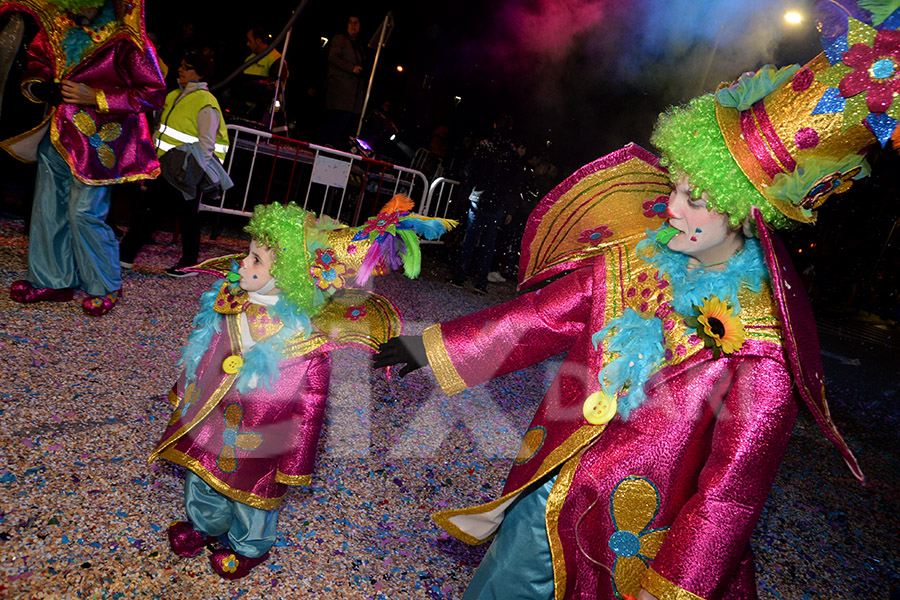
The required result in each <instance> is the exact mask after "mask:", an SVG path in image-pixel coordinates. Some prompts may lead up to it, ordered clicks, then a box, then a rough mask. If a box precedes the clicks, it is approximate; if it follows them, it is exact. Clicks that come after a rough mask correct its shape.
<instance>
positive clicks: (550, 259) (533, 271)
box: [519, 144, 671, 289]
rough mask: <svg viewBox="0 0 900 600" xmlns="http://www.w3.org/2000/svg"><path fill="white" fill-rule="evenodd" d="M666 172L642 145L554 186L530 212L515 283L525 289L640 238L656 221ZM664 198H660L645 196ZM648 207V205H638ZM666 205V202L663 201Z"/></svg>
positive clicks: (665, 191)
mask: <svg viewBox="0 0 900 600" xmlns="http://www.w3.org/2000/svg"><path fill="white" fill-rule="evenodd" d="M670 191H671V186H670V185H669V177H668V173H667V172H666V170H665V169H663V168H662V167H660V166H659V161H658V160H657V158H656V157H655V156H653V155H652V154H651V153H649V152H647V151H646V150H644V149H643V148H641V147H640V146H637V145H635V144H629V145H628V146H626V147H624V148H622V149H621V150H618V151H616V152H613V153H611V154H608V155H606V156H604V157H602V158H598V159H597V160H595V161H593V162H592V163H590V164H587V165H585V166H584V167H582V168H581V169H579V170H578V171H576V172H575V173H574V174H572V175H571V176H569V177H568V178H567V179H566V180H565V181H563V182H562V183H561V184H559V185H558V186H557V187H556V188H554V189H553V190H552V191H551V192H550V193H549V194H547V196H545V197H544V199H543V200H541V202H540V204H538V206H537V207H536V208H535V210H534V211H533V212H532V214H531V217H529V219H528V223H527V225H526V228H525V234H524V236H523V239H522V257H521V260H520V265H519V288H520V289H522V288H526V287H528V286H531V285H534V284H535V283H538V282H540V281H543V280H545V279H547V278H549V277H552V276H553V275H556V274H559V273H561V272H564V271H567V270H570V269H571V268H572V267H573V266H575V265H576V264H578V263H580V262H584V261H586V260H591V259H593V258H594V257H596V256H598V255H601V254H604V253H606V252H609V251H610V250H611V249H613V248H614V247H615V245H616V244H617V243H619V242H621V241H622V240H627V239H629V238H630V237H635V238H642V237H643V236H644V232H645V231H646V229H648V228H650V227H656V226H658V225H659V219H658V217H657V215H660V214H664V213H663V212H657V211H656V210H655V207H656V205H657V204H666V203H668V195H669V192H670ZM660 196H663V197H665V199H664V200H661V201H659V202H654V201H650V203H649V205H648V206H646V207H644V206H643V205H644V203H645V202H648V200H647V198H648V197H649V198H651V199H654V198H658V197H660ZM641 209H646V210H641ZM663 210H664V206H663Z"/></svg>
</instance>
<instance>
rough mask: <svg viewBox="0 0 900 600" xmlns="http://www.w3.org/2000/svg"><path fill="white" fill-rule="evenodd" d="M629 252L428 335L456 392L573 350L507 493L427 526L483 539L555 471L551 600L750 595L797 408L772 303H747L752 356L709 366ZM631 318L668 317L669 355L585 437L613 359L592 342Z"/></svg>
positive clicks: (660, 282)
mask: <svg viewBox="0 0 900 600" xmlns="http://www.w3.org/2000/svg"><path fill="white" fill-rule="evenodd" d="M621 252H622V251H620V255H619V256H618V257H616V256H615V253H613V254H607V255H605V256H601V257H598V258H597V259H595V261H594V263H593V264H591V265H586V266H583V267H582V268H580V269H577V270H575V271H574V272H572V273H570V274H568V275H566V276H564V277H562V278H561V279H559V280H557V281H555V282H553V283H551V284H550V285H548V286H547V287H545V288H543V289H542V290H539V291H537V292H532V293H529V294H526V295H523V296H520V297H519V298H516V299H514V300H512V301H510V302H507V303H505V304H502V305H500V306H496V307H492V308H489V309H486V310H484V311H481V312H478V313H475V314H472V315H468V316H464V317H461V318H459V319H456V320H453V321H450V322H446V323H441V324H440V325H436V326H433V327H431V328H429V329H427V330H426V332H425V335H424V338H425V342H426V349H427V351H428V354H429V362H430V364H431V365H432V367H433V369H434V372H435V375H436V376H437V378H438V381H439V382H440V383H441V386H442V388H443V389H444V391H445V392H447V393H455V392H457V391H460V390H461V389H464V388H466V387H471V386H474V385H478V384H480V383H483V382H485V381H487V380H488V379H491V378H493V377H498V376H500V375H503V374H506V373H509V372H512V371H515V370H518V369H521V368H524V367H526V366H529V365H533V364H536V363H537V362H540V361H542V360H544V359H546V358H549V357H551V356H554V355H556V354H558V353H560V352H568V354H567V356H566V358H565V362H564V363H563V364H562V366H561V368H560V370H559V373H558V374H557V376H556V379H555V380H554V382H553V383H552V385H551V387H550V389H549V391H548V392H547V394H546V396H545V397H544V399H543V401H542V402H541V405H540V407H539V408H538V410H537V412H536V414H535V416H534V419H533V421H532V423H531V425H530V426H529V429H528V430H527V432H526V433H525V436H524V438H523V442H522V447H521V449H520V451H519V455H518V456H517V458H516V459H515V462H514V465H513V467H512V469H511V471H510V474H509V477H508V479H507V482H506V485H505V487H504V490H503V494H502V496H501V497H500V498H498V499H497V500H494V501H493V502H489V503H487V504H485V505H481V506H476V507H470V508H464V509H460V510H452V511H445V512H442V513H438V514H436V515H435V517H434V518H435V520H436V521H437V522H438V523H439V524H440V525H441V526H443V527H444V528H446V529H447V530H448V531H449V532H450V533H452V534H454V535H455V536H456V537H459V538H460V539H463V540H464V541H467V542H469V543H480V542H483V541H486V540H487V539H489V538H490V537H491V535H493V533H494V532H495V531H496V528H497V527H498V526H499V524H500V521H501V520H502V511H503V510H504V508H505V507H506V506H507V505H508V503H509V502H510V501H511V500H512V499H513V498H514V497H515V496H517V495H518V494H519V493H520V492H521V491H522V490H524V489H525V488H526V487H528V486H529V485H531V484H533V483H535V482H537V481H539V480H542V479H544V478H545V477H546V476H548V475H551V474H552V473H554V472H556V471H557V470H558V475H557V480H556V483H555V486H554V488H553V491H552V492H551V494H550V497H549V500H548V502H547V510H546V530H547V533H548V536H549V540H550V548H551V552H552V555H553V572H554V581H555V588H556V598H566V599H576V598H577V599H584V600H588V599H595V598H601V599H613V598H616V593H617V592H618V593H632V594H635V595H636V594H637V591H638V590H639V589H640V587H641V586H643V587H645V588H647V589H648V590H649V591H651V592H652V593H654V594H656V595H657V596H658V597H659V598H661V599H670V598H678V599H679V600H681V599H690V600H693V599H695V598H707V599H718V598H747V599H750V598H755V597H756V591H755V583H754V575H753V559H752V555H751V552H750V547H749V540H750V535H751V533H752V530H753V528H754V526H755V524H756V521H757V518H758V516H759V513H760V511H761V509H762V507H763V505H764V503H765V500H766V497H767V495H768V492H769V489H770V486H771V483H772V481H773V479H774V476H775V472H776V470H777V468H778V464H779V462H780V460H781V457H782V454H783V452H784V450H785V447H786V445H787V443H788V438H789V436H790V432H791V429H792V427H793V424H794V420H795V417H796V415H797V410H798V402H797V399H796V397H795V395H794V391H793V389H792V379H791V375H790V372H789V369H788V366H787V362H786V359H785V357H784V352H783V349H782V335H781V322H780V321H779V320H778V318H777V317H776V309H775V304H774V302H773V300H772V297H771V292H770V290H769V288H768V286H767V285H763V289H762V290H761V291H760V292H759V293H753V292H750V291H748V290H743V291H742V292H741V294H740V300H741V304H742V305H743V311H742V312H741V319H742V322H743V324H744V327H745V329H746V332H747V337H746V340H745V342H744V345H743V347H742V348H741V349H740V350H739V351H737V352H735V353H733V354H731V355H729V356H723V357H722V358H719V359H713V357H712V353H711V352H710V350H708V349H704V348H703V346H702V344H700V343H699V340H698V339H696V336H695V335H692V330H690V329H687V328H686V327H685V326H684V324H683V323H682V320H681V319H680V318H678V315H677V314H675V313H673V312H672V311H671V308H670V307H669V302H670V300H671V286H670V285H668V282H667V281H666V279H665V277H664V276H661V275H660V272H659V271H658V270H657V269H656V268H655V266H654V265H653V264H651V263H649V262H644V261H642V260H640V259H637V260H635V259H634V258H632V259H631V262H630V263H629V262H627V261H626V260H625V256H624V255H622V254H621ZM623 306H624V307H629V308H632V309H633V310H635V311H639V312H643V313H644V314H645V315H647V316H650V315H653V314H656V315H657V316H661V317H662V318H665V320H666V325H665V327H664V329H665V331H664V339H665V347H666V348H667V349H668V350H670V352H667V353H666V357H667V359H666V363H665V364H664V365H663V366H662V368H660V369H659V370H658V371H657V372H656V373H655V374H654V375H653V376H652V377H651V378H650V380H649V381H648V382H647V383H646V385H645V390H646V393H647V399H646V401H645V402H644V403H643V404H642V405H641V406H640V407H639V408H637V409H635V410H634V411H632V413H631V415H630V416H629V418H628V420H627V421H623V420H622V418H621V417H620V416H616V417H614V418H613V419H612V421H610V422H609V423H608V424H606V425H592V424H590V423H589V422H588V421H586V419H585V416H584V414H583V410H582V407H583V404H584V402H585V398H586V397H588V396H589V395H590V394H591V393H593V392H596V391H597V390H598V389H599V383H598V379H597V375H598V372H599V371H600V369H601V367H602V366H603V365H604V364H606V363H607V362H608V361H609V360H610V356H609V355H608V354H607V353H606V352H604V351H603V350H602V348H600V349H598V350H595V349H594V348H593V345H592V342H591V336H592V334H594V333H595V332H597V331H599V330H600V329H602V327H603V326H604V325H605V324H606V323H605V321H606V320H608V319H609V316H610V314H612V313H610V311H611V310H616V311H620V310H621V308H622V307H623ZM669 321H671V322H672V323H671V324H670V323H669ZM597 563H599V566H598V564H597ZM651 564H652V567H651V566H650V565H651Z"/></svg>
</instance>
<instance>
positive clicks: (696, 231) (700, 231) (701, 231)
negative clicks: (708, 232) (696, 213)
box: [694, 227, 703, 233]
mask: <svg viewBox="0 0 900 600" xmlns="http://www.w3.org/2000/svg"><path fill="white" fill-rule="evenodd" d="M694 233H703V230H702V229H700V228H699V227H698V228H697V229H695V230H694Z"/></svg>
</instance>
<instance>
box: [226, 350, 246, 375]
mask: <svg viewBox="0 0 900 600" xmlns="http://www.w3.org/2000/svg"><path fill="white" fill-rule="evenodd" d="M242 366H244V359H243V358H241V357H240V356H237V355H232V356H229V357H228V358H226V359H225V360H224V361H222V370H223V371H225V372H226V373H228V374H229V375H234V374H235V373H237V372H238V371H240V370H241V367H242Z"/></svg>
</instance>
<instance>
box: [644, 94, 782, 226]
mask: <svg viewBox="0 0 900 600" xmlns="http://www.w3.org/2000/svg"><path fill="white" fill-rule="evenodd" d="M650 142H651V143H652V144H653V145H654V146H656V147H657V148H659V150H660V152H661V153H662V158H661V159H660V163H661V164H662V165H663V166H665V167H666V168H668V169H669V171H670V172H671V173H672V176H673V177H677V176H678V173H679V172H683V173H687V174H688V176H689V177H690V180H691V184H692V185H693V186H694V188H695V190H696V192H695V193H696V194H699V193H701V192H702V191H705V192H706V193H707V194H708V196H709V200H710V203H711V204H712V205H713V207H714V208H715V209H716V210H717V211H718V212H720V213H726V214H728V216H729V221H730V222H731V225H732V226H737V225H738V224H739V223H740V222H741V221H743V220H744V218H746V217H747V215H749V214H750V208H751V207H752V206H758V207H759V209H760V211H762V214H763V217H765V219H766V222H767V223H769V224H770V225H772V226H773V227H776V228H779V229H780V228H783V227H786V226H788V225H789V224H790V220H789V219H788V218H787V217H785V216H784V215H782V214H781V213H780V212H778V209H776V208H775V207H774V206H773V205H772V204H771V203H770V202H769V201H768V200H766V199H765V198H764V197H763V196H762V194H760V193H759V191H758V190H757V189H756V188H755V187H754V186H753V184H752V183H750V180H749V179H747V176H746V175H744V173H743V171H741V168H740V167H739V166H738V164H737V163H736V162H735V161H734V158H732V156H731V152H729V151H728V146H727V145H726V144H725V139H724V138H723V137H722V132H721V130H720V129H719V123H718V121H717V120H716V98H715V96H714V95H713V94H704V95H703V96H699V97H697V98H694V99H693V100H691V101H690V102H688V103H687V104H686V105H683V106H675V107H671V108H669V109H668V110H667V111H666V112H664V113H663V114H661V115H660V116H659V119H658V120H657V122H656V126H655V127H654V129H653V134H652V135H651V136H650Z"/></svg>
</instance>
